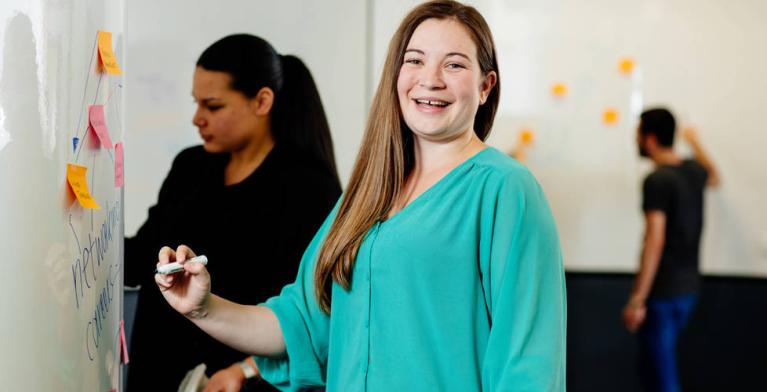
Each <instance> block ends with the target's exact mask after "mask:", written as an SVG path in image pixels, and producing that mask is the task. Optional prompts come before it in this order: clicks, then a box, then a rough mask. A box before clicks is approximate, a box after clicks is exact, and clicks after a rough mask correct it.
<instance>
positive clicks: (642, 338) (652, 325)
mask: <svg viewBox="0 0 767 392" xmlns="http://www.w3.org/2000/svg"><path fill="white" fill-rule="evenodd" d="M675 131H676V121H675V120H674V116H673V115H672V114H671V112H669V111H668V110H667V109H662V108H659V109H652V110H647V111H645V112H644V113H642V116H641V120H640V123H639V129H638V132H637V144H638V146H639V153H640V155H641V156H643V157H646V158H649V159H651V160H652V161H653V162H654V163H655V169H654V170H653V172H652V173H650V174H649V175H648V176H647V178H645V180H644V185H643V190H642V193H643V197H642V199H643V201H642V210H643V211H644V216H645V235H644V243H643V246H642V254H641V259H640V265H639V272H638V273H637V275H636V278H635V280H634V287H633V290H632V293H631V296H630V297H629V300H628V303H627V304H626V306H625V308H624V310H623V321H624V323H625V325H626V328H627V329H628V330H629V331H631V332H636V331H638V336H639V346H640V347H639V351H640V377H641V380H642V384H643V387H644V388H645V389H646V390H651V391H679V390H680V385H679V378H678V375H677V364H676V343H677V338H678V336H679V334H680V332H681V331H682V329H683V328H684V326H685V324H686V323H687V320H688V318H689V316H690V314H691V313H692V310H693V308H694V305H695V302H696V298H697V292H698V289H699V286H700V280H701V279H700V274H699V271H698V259H699V249H700V237H701V231H702V228H703V193H704V188H705V187H706V185H709V186H717V185H718V184H719V176H718V174H717V171H716V168H715V167H714V165H713V164H712V162H711V160H710V159H709V157H708V156H707V155H706V153H705V152H704V151H703V149H702V148H701V146H700V143H699V141H698V137H697V133H696V132H695V130H693V129H691V128H689V129H686V130H685V131H684V133H683V136H684V138H685V140H686V141H687V142H688V143H689V144H690V146H691V147H692V150H693V153H694V157H693V159H682V158H680V157H679V156H678V155H677V154H676V153H674V151H673V143H674V133H675Z"/></svg>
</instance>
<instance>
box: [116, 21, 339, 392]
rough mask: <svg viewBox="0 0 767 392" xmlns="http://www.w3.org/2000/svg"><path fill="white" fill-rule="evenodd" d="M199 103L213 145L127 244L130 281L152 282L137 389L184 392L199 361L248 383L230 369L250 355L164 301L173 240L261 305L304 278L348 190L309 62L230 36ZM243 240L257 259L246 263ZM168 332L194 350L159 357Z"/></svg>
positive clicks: (133, 374) (180, 167)
mask: <svg viewBox="0 0 767 392" xmlns="http://www.w3.org/2000/svg"><path fill="white" fill-rule="evenodd" d="M192 95H193V97H194V99H195V101H196V104H197V110H196V112H195V114H194V117H193V119H192V122H193V123H194V125H195V126H196V127H197V129H198V132H199V134H200V137H201V138H202V140H203V144H202V145H201V146H196V147H192V148H189V149H186V150H184V151H182V152H181V153H180V154H179V155H178V156H177V157H176V159H175V161H174V163H173V167H172V168H171V171H170V173H169V174H168V176H167V178H166V179H165V182H164V184H163V187H162V189H161V190H160V195H159V198H158V201H157V204H156V205H155V206H154V207H152V208H151V209H150V211H149V218H148V219H147V221H146V222H145V223H144V224H143V225H142V226H141V228H140V229H139V231H138V233H137V234H136V236H135V237H133V238H128V239H126V241H125V267H126V275H125V280H126V283H127V284H130V285H137V284H141V285H142V290H141V294H140V298H139V304H138V314H137V316H136V324H135V330H134V335H133V347H132V352H131V369H130V372H129V376H130V379H129V387H130V389H131V390H136V391H144V390H146V391H149V390H161V391H166V390H176V388H177V387H178V385H179V383H180V382H181V380H182V379H183V377H184V374H185V372H186V371H188V370H189V369H191V368H193V367H194V366H196V365H197V364H199V363H205V364H206V365H207V369H208V372H209V374H213V373H214V372H216V371H218V370H221V369H234V370H237V371H238V372H239V376H240V377H239V379H238V380H237V381H238V382H239V383H240V384H242V382H243V379H244V376H245V375H244V374H243V373H242V370H241V369H240V368H239V367H237V365H234V367H232V366H230V365H232V364H233V363H235V361H240V360H242V359H243V358H245V357H246V356H247V354H246V353H244V352H238V351H236V350H233V349H230V348H229V347H226V346H225V345H223V344H221V343H219V342H216V341H214V340H213V339H211V338H210V337H208V336H207V335H205V334H204V333H202V332H201V331H200V330H199V329H197V328H195V327H194V325H192V324H191V323H189V322H188V321H186V320H185V319H184V318H183V316H181V315H179V314H177V313H175V312H173V311H172V310H171V309H168V307H167V306H164V305H163V304H162V300H161V299H160V298H159V294H158V292H157V290H155V289H153V286H154V283H153V280H152V277H153V271H154V268H155V261H154V260H155V258H156V257H157V251H158V250H159V249H160V247H161V246H162V245H163V244H172V245H173V246H178V245H180V244H181V243H186V244H190V245H192V246H194V247H195V249H199V250H200V251H201V252H204V253H205V255H206V256H208V258H209V259H210V261H211V265H210V268H211V270H213V271H216V276H217V277H219V280H218V281H217V282H218V283H219V286H217V288H218V289H219V290H220V291H221V292H223V293H226V295H227V296H228V297H230V298H233V299H236V300H237V301H240V302H243V303H250V304H256V303H259V302H263V301H264V300H266V299H267V298H269V297H270V296H272V295H275V294H277V293H278V292H279V289H280V288H281V287H282V286H283V285H285V284H286V283H288V282H290V280H291V279H292V278H293V277H294V276H295V273H296V271H297V267H298V262H299V261H300V258H301V250H302V249H303V248H304V247H306V245H307V244H308V243H309V240H310V239H311V236H312V235H313V234H314V232H315V231H316V230H317V228H318V227H319V225H320V224H321V223H322V219H323V218H324V217H325V216H326V215H327V214H328V212H329V211H330V209H331V208H332V206H333V203H335V201H336V200H337V198H338V196H339V194H340V184H339V181H338V176H337V174H336V166H335V161H334V157H333V146H332V141H331V138H330V132H329V129H328V123H327V120H326V119H325V113H324V111H323V108H322V103H321V102H320V97H319V94H318V93H317V89H316V86H315V84H314V81H313V80H312V77H311V74H310V73H309V71H308V70H307V69H306V67H305V66H304V65H303V63H302V62H301V60H299V59H298V58H296V57H293V56H282V55H280V54H278V53H277V52H276V51H275V50H274V48H272V46H271V45H269V43H267V42H266V41H264V40H262V39H261V38H258V37H255V36H251V35H244V34H240V35H232V36H228V37H225V38H223V39H221V40H219V41H218V42H216V43H214V44H213V45H211V46H210V47H209V48H208V49H206V50H205V52H203V54H202V55H201V56H200V58H199V60H198V62H197V66H196V68H195V72H194V79H193V82H192ZM310 195H311V196H310ZM232 244H250V245H251V246H253V247H254V251H253V252H251V253H250V254H248V255H247V256H243V255H239V254H236V253H235V252H233V248H232ZM167 331H172V335H173V340H174V341H184V342H187V343H188V344H189V345H188V346H185V348H184V349H181V350H179V353H178V354H179V355H178V357H175V358H173V359H172V360H168V359H167V358H164V357H163V356H162V355H160V354H161V352H162V350H163V347H164V346H165V345H166V344H167V343H166V341H165V336H166V333H167ZM158 372H161V373H162V374H163V376H162V377H160V378H158V377H154V375H155V374H157V373H158ZM224 374H232V373H231V372H228V373H224ZM214 377H215V376H214ZM218 378H219V377H216V378H215V379H218ZM266 388H268V386H266V385H263V384H262V385H257V386H254V388H253V389H258V390H261V389H266ZM269 389H270V390H271V388H269Z"/></svg>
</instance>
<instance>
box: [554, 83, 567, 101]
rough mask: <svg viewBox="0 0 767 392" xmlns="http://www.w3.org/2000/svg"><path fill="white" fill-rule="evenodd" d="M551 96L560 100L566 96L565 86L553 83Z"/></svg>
mask: <svg viewBox="0 0 767 392" xmlns="http://www.w3.org/2000/svg"><path fill="white" fill-rule="evenodd" d="M551 95H553V96H555V97H557V98H562V97H564V96H565V95H567V85H566V84H564V83H554V84H553V85H552V86H551Z"/></svg>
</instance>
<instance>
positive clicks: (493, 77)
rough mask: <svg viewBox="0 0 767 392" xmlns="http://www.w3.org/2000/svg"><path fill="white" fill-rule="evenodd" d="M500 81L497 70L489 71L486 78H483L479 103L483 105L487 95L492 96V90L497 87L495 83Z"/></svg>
mask: <svg viewBox="0 0 767 392" xmlns="http://www.w3.org/2000/svg"><path fill="white" fill-rule="evenodd" d="M497 81H498V75H497V74H496V73H495V71H490V72H488V73H487V74H486V75H485V77H484V79H483V80H482V84H481V85H480V86H479V87H480V90H479V104H480V105H483V104H484V103H485V101H487V97H488V96H490V91H493V88H494V87H495V83H497Z"/></svg>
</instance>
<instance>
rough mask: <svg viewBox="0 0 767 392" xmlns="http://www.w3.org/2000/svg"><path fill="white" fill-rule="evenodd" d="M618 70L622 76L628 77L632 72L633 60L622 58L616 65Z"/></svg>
mask: <svg viewBox="0 0 767 392" xmlns="http://www.w3.org/2000/svg"><path fill="white" fill-rule="evenodd" d="M618 70H620V72H621V73H622V74H624V75H630V74H631V73H632V72H634V59H631V58H628V57H626V58H622V59H621V61H620V63H618Z"/></svg>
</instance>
